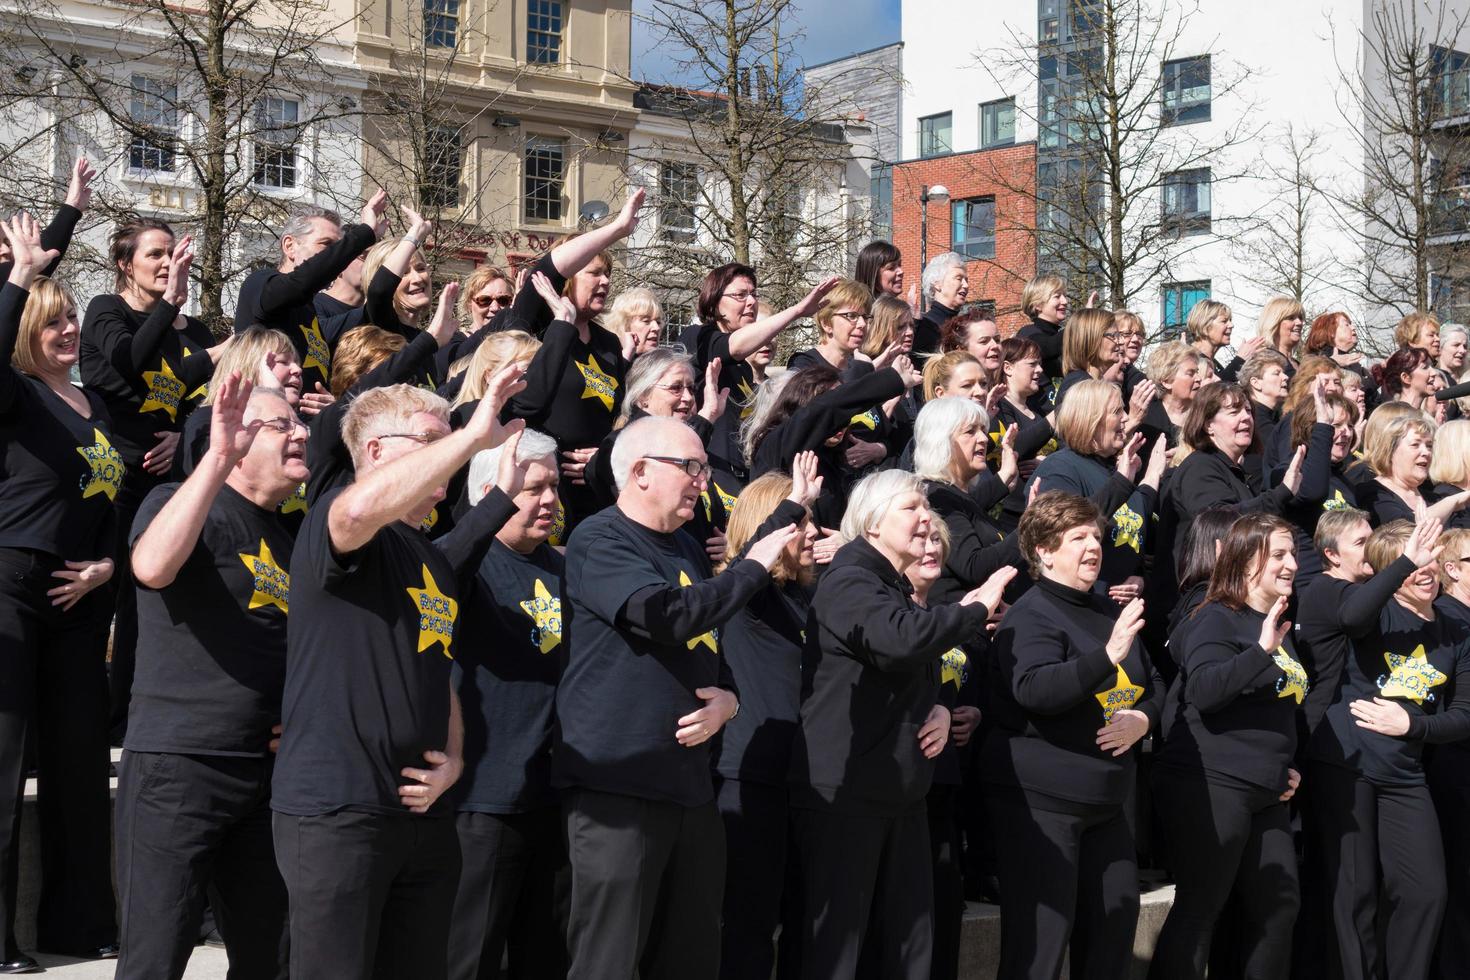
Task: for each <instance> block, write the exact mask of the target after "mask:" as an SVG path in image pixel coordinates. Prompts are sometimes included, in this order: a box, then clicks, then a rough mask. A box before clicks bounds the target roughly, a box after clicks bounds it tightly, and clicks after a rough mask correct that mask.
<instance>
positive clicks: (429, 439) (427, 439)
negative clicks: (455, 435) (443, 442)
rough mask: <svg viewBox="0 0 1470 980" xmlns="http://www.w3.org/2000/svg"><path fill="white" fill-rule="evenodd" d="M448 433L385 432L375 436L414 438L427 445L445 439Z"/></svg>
mask: <svg viewBox="0 0 1470 980" xmlns="http://www.w3.org/2000/svg"><path fill="white" fill-rule="evenodd" d="M447 435H449V433H447V432H384V433H383V434H382V435H379V436H375V437H374V438H377V439H380V440H381V439H412V440H413V441H414V442H416V443H418V444H419V445H420V446H427V445H429V444H430V443H434V442H438V441H439V440H440V439H443V438H444V437H445V436H447Z"/></svg>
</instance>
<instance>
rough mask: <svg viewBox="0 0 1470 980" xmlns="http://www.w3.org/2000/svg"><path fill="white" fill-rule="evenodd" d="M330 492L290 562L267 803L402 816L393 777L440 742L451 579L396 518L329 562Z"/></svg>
mask: <svg viewBox="0 0 1470 980" xmlns="http://www.w3.org/2000/svg"><path fill="white" fill-rule="evenodd" d="M341 492H342V490H341V489H338V490H335V491H332V492H330V493H328V494H325V495H324V496H323V497H322V498H321V499H320V500H319V501H318V502H317V503H316V504H314V505H313V506H312V508H311V510H310V511H309V512H308V513H307V515H306V520H305V521H304V522H303V523H302V525H301V534H300V536H299V537H297V539H296V548H295V550H294V551H293V552H292V554H291V580H292V581H291V604H292V606H293V612H292V616H291V621H290V626H289V629H288V630H287V636H286V689H285V695H284V699H283V703H282V711H281V715H282V724H283V726H284V733H283V735H282V737H281V749H280V752H279V754H278V755H277V758H276V771H275V779H274V784H273V789H272V794H271V806H272V808H273V809H275V810H276V811H277V812H280V813H291V814H296V815H298V816H310V815H313V814H321V813H330V812H332V811H334V810H340V809H343V808H347V809H353V810H366V811H369V812H377V813H389V814H401V813H406V812H407V809H406V808H405V807H404V806H403V804H402V803H400V802H399V798H398V787H399V786H402V785H404V784H405V783H406V782H407V781H406V780H405V779H404V778H403V777H402V776H400V775H399V772H400V771H401V770H402V769H403V768H404V767H405V766H412V767H415V768H424V767H425V766H426V762H425V761H424V752H426V751H428V750H430V749H434V750H437V751H442V750H443V749H444V747H445V744H446V741H447V737H448V731H449V684H450V666H451V663H452V660H453V657H454V652H455V643H454V637H455V628H456V625H457V623H458V619H459V608H460V589H459V582H458V580H457V579H456V577H455V574H454V569H453V566H452V565H450V563H449V561H448V559H446V558H445V557H444V555H443V554H441V553H440V551H439V550H438V549H437V548H436V547H435V546H434V545H433V544H432V543H431V542H430V541H429V540H428V539H427V538H425V537H424V535H423V533H422V532H420V531H418V530H415V529H413V528H410V527H408V526H406V525H405V524H403V523H402V522H400V521H394V522H393V523H392V524H389V525H388V526H387V527H385V528H383V529H382V530H380V531H379V532H378V533H377V535H376V536H375V537H374V538H373V539H372V540H371V541H369V542H368V543H367V544H365V545H363V547H361V548H360V549H358V550H357V551H355V552H353V553H351V554H347V555H336V554H334V553H333V551H332V541H331V534H330V532H329V530H328V520H327V518H328V515H329V513H330V511H331V507H332V501H334V500H335V499H336V498H337V495H338V494H340V493H341ZM436 812H440V811H439V810H436Z"/></svg>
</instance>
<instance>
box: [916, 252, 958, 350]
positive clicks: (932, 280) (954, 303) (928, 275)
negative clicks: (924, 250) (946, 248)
mask: <svg viewBox="0 0 1470 980" xmlns="http://www.w3.org/2000/svg"><path fill="white" fill-rule="evenodd" d="M922 289H923V292H924V298H925V299H926V300H928V302H929V308H928V309H927V310H925V311H924V315H923V317H922V318H920V319H919V320H917V321H916V322H915V323H914V353H915V354H916V355H918V356H919V357H920V358H924V357H929V356H930V355H933V354H937V353H939V349H940V346H941V343H940V341H941V334H942V330H941V328H942V327H943V326H944V323H945V321H946V320H948V319H949V318H950V317H952V316H954V315H955V314H957V313H959V311H960V307H962V306H964V305H965V298H966V297H967V296H969V295H970V276H969V273H968V272H966V270H965V260H964V257H963V256H961V255H960V254H959V253H958V252H944V253H941V254H939V255H936V256H934V258H932V259H930V260H929V264H928V265H926V266H924V276H923V282H922Z"/></svg>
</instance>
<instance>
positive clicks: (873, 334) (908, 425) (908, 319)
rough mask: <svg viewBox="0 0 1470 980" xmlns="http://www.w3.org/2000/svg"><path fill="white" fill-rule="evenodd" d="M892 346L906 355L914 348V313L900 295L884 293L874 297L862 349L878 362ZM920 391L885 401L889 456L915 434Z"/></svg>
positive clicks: (866, 356) (906, 393)
mask: <svg viewBox="0 0 1470 980" xmlns="http://www.w3.org/2000/svg"><path fill="white" fill-rule="evenodd" d="M890 349H892V350H893V351H895V352H896V353H897V354H905V355H907V354H909V353H910V352H911V351H912V350H913V349H914V313H913V310H912V309H911V308H910V307H909V305H908V304H907V303H905V302H904V301H903V300H901V299H899V298H898V297H896V296H890V295H882V296H879V297H878V298H877V299H875V300H873V313H872V318H871V320H870V321H869V323H868V336H867V337H866V338H865V339H864V340H863V347H862V351H861V352H860V353H861V356H862V357H864V358H865V359H867V360H869V361H874V362H876V361H878V359H879V358H881V357H883V355H884V354H885V353H886V352H888V351H889V350H890ZM890 356H892V355H890ZM920 394H922V392H914V391H905V392H904V393H903V394H902V395H900V396H899V397H898V398H897V399H896V400H892V401H888V402H885V403H884V405H883V409H882V414H883V416H884V417H886V418H887V419H888V434H887V437H886V440H885V441H886V443H887V447H888V455H889V456H890V457H891V456H896V455H898V454H899V453H901V452H903V449H904V447H905V446H907V445H908V443H909V440H910V439H912V438H913V436H914V419H915V418H916V417H917V416H918V414H919V408H920V407H921V405H922V402H921V401H920V400H919V397H918V396H919V395H920Z"/></svg>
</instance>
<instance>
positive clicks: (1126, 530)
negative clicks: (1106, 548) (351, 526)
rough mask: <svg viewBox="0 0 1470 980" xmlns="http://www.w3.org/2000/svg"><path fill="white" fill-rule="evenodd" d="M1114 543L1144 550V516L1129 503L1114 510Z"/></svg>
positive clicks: (1118, 545) (1123, 546)
mask: <svg viewBox="0 0 1470 980" xmlns="http://www.w3.org/2000/svg"><path fill="white" fill-rule="evenodd" d="M1113 544H1114V545H1115V546H1116V547H1119V548H1132V549H1133V550H1134V551H1142V550H1143V518H1142V517H1141V516H1139V514H1138V512H1137V511H1135V510H1134V509H1133V508H1132V507H1129V506H1128V505H1127V504H1124V505H1123V506H1122V507H1119V508H1118V509H1117V510H1115V511H1113Z"/></svg>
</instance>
